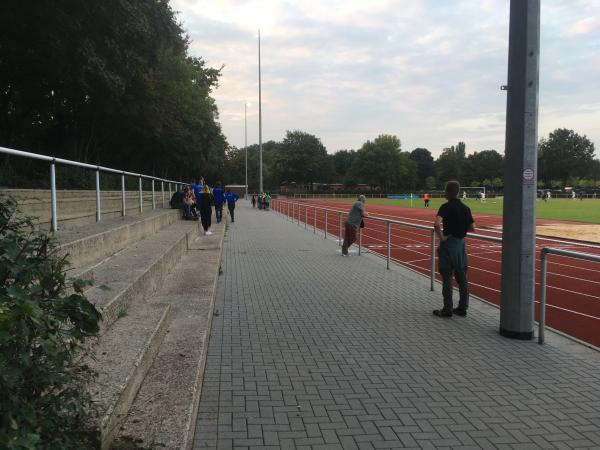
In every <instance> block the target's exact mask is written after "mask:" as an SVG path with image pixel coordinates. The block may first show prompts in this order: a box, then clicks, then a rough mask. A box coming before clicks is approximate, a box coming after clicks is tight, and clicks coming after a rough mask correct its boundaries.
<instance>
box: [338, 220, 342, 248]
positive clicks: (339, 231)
mask: <svg viewBox="0 0 600 450" xmlns="http://www.w3.org/2000/svg"><path fill="white" fill-rule="evenodd" d="M338 245H339V246H340V247H341V246H342V213H338Z"/></svg>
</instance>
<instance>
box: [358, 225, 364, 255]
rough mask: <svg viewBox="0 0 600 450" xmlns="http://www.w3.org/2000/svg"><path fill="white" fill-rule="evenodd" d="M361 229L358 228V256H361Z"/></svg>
mask: <svg viewBox="0 0 600 450" xmlns="http://www.w3.org/2000/svg"><path fill="white" fill-rule="evenodd" d="M362 230H363V229H362V228H360V227H358V256H360V255H361V254H362Z"/></svg>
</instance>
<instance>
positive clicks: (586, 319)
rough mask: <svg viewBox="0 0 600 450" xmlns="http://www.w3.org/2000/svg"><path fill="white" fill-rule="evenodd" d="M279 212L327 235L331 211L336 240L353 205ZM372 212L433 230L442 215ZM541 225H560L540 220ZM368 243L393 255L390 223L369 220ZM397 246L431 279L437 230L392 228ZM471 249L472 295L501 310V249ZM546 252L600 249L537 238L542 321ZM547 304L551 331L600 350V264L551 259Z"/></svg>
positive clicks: (486, 229) (484, 218)
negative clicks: (545, 249) (542, 257)
mask: <svg viewBox="0 0 600 450" xmlns="http://www.w3.org/2000/svg"><path fill="white" fill-rule="evenodd" d="M298 205H300V206H298ZM273 207H274V208H275V209H276V210H279V212H282V213H283V214H285V215H287V216H289V217H290V218H292V219H293V220H294V221H296V222H297V221H298V220H300V225H301V226H302V227H304V226H306V227H307V228H311V229H312V228H313V227H315V224H316V229H317V230H320V231H321V233H322V232H323V231H324V230H325V211H324V210H322V209H316V208H327V209H328V210H329V212H328V220H327V233H328V235H329V236H331V237H338V236H340V226H339V224H340V213H341V217H342V219H341V220H342V224H343V222H344V220H345V215H346V213H347V211H348V209H349V208H348V205H347V204H343V205H341V204H335V203H332V202H319V201H304V202H302V203H300V204H299V203H298V202H286V201H284V200H280V201H275V202H273ZM315 207H316V208H315ZM288 208H289V211H288ZM367 210H368V212H369V214H370V215H371V216H376V217H380V218H384V219H392V220H398V221H403V222H410V223H414V224H419V225H426V226H432V224H433V220H434V216H435V213H436V210H435V209H424V208H419V209H417V208H400V207H394V206H383V205H368V209H367ZM315 212H316V216H315ZM315 219H316V222H315ZM474 219H475V222H476V224H477V233H478V234H482V235H487V236H494V237H501V236H502V234H501V233H500V232H498V231H495V230H494V228H497V227H499V226H501V225H502V217H501V216H494V215H475V216H474ZM305 222H306V224H305ZM538 223H539V224H549V223H557V222H553V221H547V220H544V221H542V220H539V221H538ZM563 223H564V222H563ZM362 242H363V248H364V249H367V250H368V251H370V252H371V253H375V254H378V255H380V256H383V257H385V256H386V255H387V226H386V224H385V223H384V222H381V221H378V220H373V219H365V228H364V229H363V238H362ZM391 242H392V244H391V259H392V260H394V261H395V262H397V263H399V264H401V265H403V266H406V267H409V268H411V269H413V270H416V271H418V272H420V273H423V274H424V275H427V276H429V275H430V273H431V231H428V230H420V229H416V228H412V227H407V226H401V225H396V224H392V226H391ZM467 246H468V254H469V287H470V292H471V293H472V294H474V295H476V296H478V297H480V298H482V299H484V300H487V301H489V302H491V303H494V304H496V305H499V304H500V267H501V258H502V247H501V244H500V243H495V242H488V241H482V240H479V239H469V238H467ZM543 247H554V248H560V249H565V250H572V251H578V252H583V253H590V254H595V255H600V245H594V244H586V243H583V242H577V241H569V240H565V239H553V238H543V237H538V238H537V239H536V250H537V258H536V304H535V315H536V319H537V317H538V313H539V298H540V292H539V285H540V254H539V252H540V251H541V249H542V248H543ZM436 278H437V279H440V277H439V274H437V261H436ZM440 301H441V300H440ZM546 303H547V305H546V324H547V326H549V327H552V328H554V329H556V330H559V331H562V332H564V333H566V334H568V335H571V336H574V337H576V338H578V339H581V340H583V341H585V342H588V343H590V344H592V345H594V346H597V347H600V263H595V262H591V261H582V260H579V259H574V258H569V257H565V256H558V255H549V256H548V277H547V295H546Z"/></svg>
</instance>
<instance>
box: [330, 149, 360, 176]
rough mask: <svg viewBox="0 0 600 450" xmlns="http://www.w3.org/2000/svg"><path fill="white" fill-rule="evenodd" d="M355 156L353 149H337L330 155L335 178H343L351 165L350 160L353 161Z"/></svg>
mask: <svg viewBox="0 0 600 450" xmlns="http://www.w3.org/2000/svg"><path fill="white" fill-rule="evenodd" d="M355 156H356V151H355V150H339V151H337V152H335V153H334V154H333V155H332V158H333V166H334V167H335V173H336V176H337V180H343V179H344V177H345V176H346V173H347V172H348V170H350V167H351V166H352V161H354V158H355Z"/></svg>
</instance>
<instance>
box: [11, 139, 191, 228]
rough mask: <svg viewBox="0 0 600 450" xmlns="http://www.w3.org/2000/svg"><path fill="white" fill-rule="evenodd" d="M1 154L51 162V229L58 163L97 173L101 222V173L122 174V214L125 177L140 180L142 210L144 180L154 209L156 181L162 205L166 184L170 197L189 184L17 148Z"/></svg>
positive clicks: (55, 225) (55, 222)
mask: <svg viewBox="0 0 600 450" xmlns="http://www.w3.org/2000/svg"><path fill="white" fill-rule="evenodd" d="M0 154H5V155H11V156H20V157H24V158H29V159H34V160H39V161H47V162H49V163H50V173H49V175H50V210H51V216H52V219H51V230H52V231H57V230H58V208H57V198H56V165H57V164H62V165H66V166H74V167H80V168H83V169H89V170H93V171H95V173H96V221H97V222H99V221H100V220H101V217H102V209H101V200H100V197H101V196H100V193H101V191H100V173H101V172H104V173H111V174H117V175H120V176H121V215H123V216H125V215H126V214H127V206H126V191H125V177H135V178H137V179H138V180H139V181H138V196H139V204H138V207H139V211H140V212H142V210H143V208H144V206H143V205H144V196H143V189H142V187H143V186H142V180H150V181H151V184H152V190H151V196H152V203H151V205H152V209H155V208H156V198H155V182H160V192H161V194H162V207H163V208H164V207H165V199H164V197H165V184H166V185H167V188H168V194H169V197H168V199H169V200H170V199H171V188H172V187H173V188H174V189H175V190H177V189H179V188H180V187H181V186H183V185H185V184H187V183H182V182H180V181H172V180H166V179H164V178H158V177H153V176H150V175H144V174H141V173H133V172H127V171H125V170H117V169H111V168H110V167H103V166H95V165H93V164H86V163H80V162H77V161H71V160H68V159H62V158H53V157H51V156H46V155H39V154H37V153H30V152H24V151H21V150H15V149H12V148H5V147H0Z"/></svg>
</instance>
